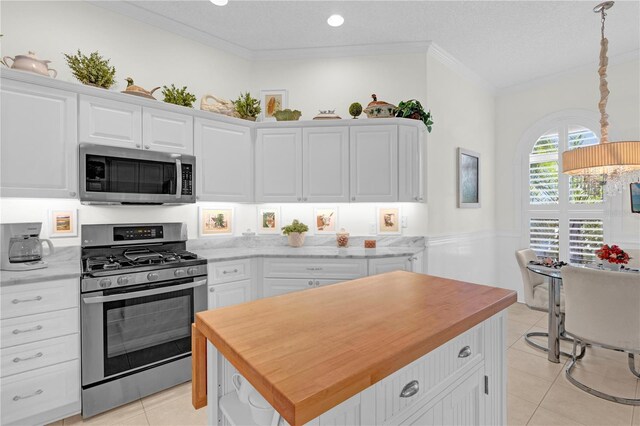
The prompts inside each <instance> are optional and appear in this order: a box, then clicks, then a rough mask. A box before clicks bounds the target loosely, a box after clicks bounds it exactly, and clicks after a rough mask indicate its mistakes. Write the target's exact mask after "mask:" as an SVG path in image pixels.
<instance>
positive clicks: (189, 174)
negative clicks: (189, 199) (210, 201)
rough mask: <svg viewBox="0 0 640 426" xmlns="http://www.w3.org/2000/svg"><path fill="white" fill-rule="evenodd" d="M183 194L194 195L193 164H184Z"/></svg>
mask: <svg viewBox="0 0 640 426" xmlns="http://www.w3.org/2000/svg"><path fill="white" fill-rule="evenodd" d="M182 195H193V165H192V164H183V165H182Z"/></svg>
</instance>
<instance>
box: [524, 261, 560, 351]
mask: <svg viewBox="0 0 640 426" xmlns="http://www.w3.org/2000/svg"><path fill="white" fill-rule="evenodd" d="M527 269H528V270H530V271H531V272H534V273H536V274H540V275H544V276H545V277H547V278H548V279H549V331H548V333H549V337H548V345H549V352H548V353H547V358H548V359H549V361H551V362H555V363H559V362H560V287H561V286H562V275H561V274H560V269H556V268H549V267H546V266H541V265H527Z"/></svg>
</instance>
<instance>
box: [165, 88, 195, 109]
mask: <svg viewBox="0 0 640 426" xmlns="http://www.w3.org/2000/svg"><path fill="white" fill-rule="evenodd" d="M162 95H163V96H164V101H165V102H167V103H169V104H175V105H181V106H185V107H188V108H193V103H194V102H195V101H196V95H194V94H193V93H189V92H187V86H183V87H182V89H178V88H177V87H176V86H175V85H174V84H173V83H172V84H171V87H168V86H162Z"/></svg>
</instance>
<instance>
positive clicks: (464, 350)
mask: <svg viewBox="0 0 640 426" xmlns="http://www.w3.org/2000/svg"><path fill="white" fill-rule="evenodd" d="M469 355H471V348H470V347H469V346H465V347H464V348H462V349H460V352H458V358H467V357H468V356H469Z"/></svg>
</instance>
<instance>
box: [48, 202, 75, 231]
mask: <svg viewBox="0 0 640 426" xmlns="http://www.w3.org/2000/svg"><path fill="white" fill-rule="evenodd" d="M49 229H50V230H51V232H50V235H49V236H50V237H51V238H64V237H77V236H78V210H76V209H70V210H49Z"/></svg>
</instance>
